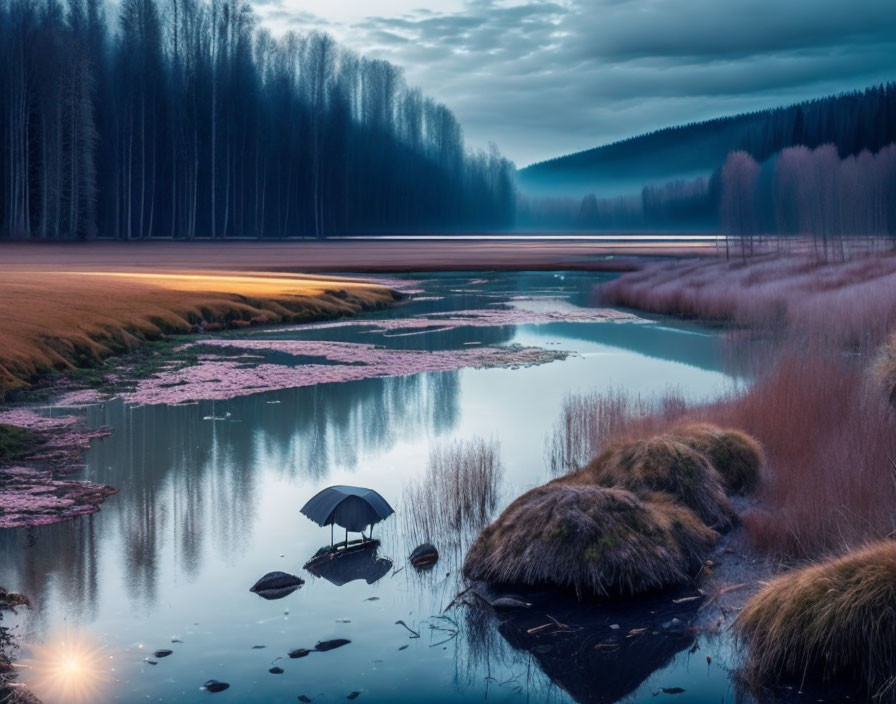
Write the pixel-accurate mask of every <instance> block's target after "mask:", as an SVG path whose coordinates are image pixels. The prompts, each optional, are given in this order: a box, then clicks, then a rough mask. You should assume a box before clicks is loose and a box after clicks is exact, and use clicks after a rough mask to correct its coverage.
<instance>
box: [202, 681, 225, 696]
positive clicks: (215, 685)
mask: <svg viewBox="0 0 896 704" xmlns="http://www.w3.org/2000/svg"><path fill="white" fill-rule="evenodd" d="M202 688H203V689H204V690H205V691H207V692H211V693H212V694H214V693H215V692H223V691H224V690H225V689H230V684H229V683H227V682H218V680H209V681H208V682H206V683H205V684H204V685H202Z"/></svg>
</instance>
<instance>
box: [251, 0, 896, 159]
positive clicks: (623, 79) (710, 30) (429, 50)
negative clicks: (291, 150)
mask: <svg viewBox="0 0 896 704" xmlns="http://www.w3.org/2000/svg"><path fill="white" fill-rule="evenodd" d="M251 2H252V3H253V4H254V5H255V8H256V11H257V14H258V15H259V17H260V19H261V22H262V24H263V25H264V26H266V27H268V28H270V29H271V30H272V31H273V32H274V33H278V34H279V33H283V32H286V31H289V30H297V31H304V30H309V29H319V30H324V31H327V32H329V33H331V34H332V35H333V36H334V37H336V38H337V39H339V40H340V41H341V42H342V43H344V44H345V45H347V46H349V47H351V48H353V49H355V50H356V51H358V52H360V53H362V54H364V55H366V56H369V57H375V58H383V59H388V60H389V61H391V62H392V63H394V64H396V65H398V66H400V67H401V68H402V69H404V72H405V76H406V78H407V81H408V83H409V84H411V85H414V86H419V87H420V88H422V89H423V90H424V92H425V93H426V94H427V95H430V96H432V97H433V98H436V99H438V100H440V101H442V102H444V103H445V104H447V105H448V107H450V108H451V109H452V110H453V111H454V113H455V114H456V115H457V117H458V119H459V120H460V122H461V124H462V125H463V128H464V135H465V137H466V140H467V143H468V144H469V145H470V146H473V147H485V146H486V145H488V143H490V142H494V143H495V144H496V145H497V146H498V148H499V149H500V150H501V151H502V152H503V153H504V154H505V155H506V156H507V157H509V158H510V159H512V160H513V161H515V162H516V164H517V165H518V166H525V165H527V164H530V163H533V162H536V161H541V160H543V159H549V158H552V157H555V156H560V155H563V154H566V153H569V152H574V151H579V150H581V149H588V148H591V147H595V146H599V145H601V144H606V143H609V142H613V141H616V140H619V139H624V138H626V137H630V136H634V135H637V134H640V133H642V132H647V131H650V130H654V129H658V128H661V127H665V126H669V125H674V124H680V123H686V122H694V121H699V120H703V119H708V118H712V117H718V116H721V115H727V114H732V113H738V112H744V111H752V110H758V109H762V108H767V107H774V106H778V105H784V104H789V103H793V102H797V101H800V100H804V99H807V98H814V97H821V96H823V95H828V94H831V93H838V92H841V91H844V90H853V89H860V88H865V87H867V86H870V85H873V84H876V83H881V82H885V81H892V80H896V0H430V2H428V3H424V2H423V1H422V0H251Z"/></svg>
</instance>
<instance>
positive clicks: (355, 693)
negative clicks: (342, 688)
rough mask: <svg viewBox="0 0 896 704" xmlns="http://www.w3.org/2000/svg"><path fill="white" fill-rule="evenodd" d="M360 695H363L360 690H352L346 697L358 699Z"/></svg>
mask: <svg viewBox="0 0 896 704" xmlns="http://www.w3.org/2000/svg"><path fill="white" fill-rule="evenodd" d="M360 696H361V693H360V692H352V693H350V694H346V695H345V698H346V699H357V698H358V697H360Z"/></svg>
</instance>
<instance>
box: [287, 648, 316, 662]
mask: <svg viewBox="0 0 896 704" xmlns="http://www.w3.org/2000/svg"><path fill="white" fill-rule="evenodd" d="M310 653H311V651H310V650H308V648H296V649H295V650H290V651H289V657H291V658H292V659H293V660H295V659H296V658H304V657H305V656H306V655H308V654H310Z"/></svg>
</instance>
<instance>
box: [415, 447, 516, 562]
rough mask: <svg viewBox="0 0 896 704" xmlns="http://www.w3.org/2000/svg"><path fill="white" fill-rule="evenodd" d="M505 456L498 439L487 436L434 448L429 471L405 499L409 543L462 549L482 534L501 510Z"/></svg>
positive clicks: (427, 467)
mask: <svg viewBox="0 0 896 704" xmlns="http://www.w3.org/2000/svg"><path fill="white" fill-rule="evenodd" d="M500 455H501V448H500V445H499V444H498V442H497V441H495V440H484V439H482V438H473V439H471V440H466V441H455V442H452V443H447V444H440V445H436V446H435V447H433V448H432V450H431V451H430V454H429V461H428V463H427V466H426V472H425V473H424V474H423V475H422V476H421V477H419V478H418V479H417V480H416V481H412V482H410V483H409V484H408V485H407V486H406V487H405V489H404V493H403V496H402V507H403V510H402V515H403V518H404V532H405V536H406V537H407V539H408V540H410V541H412V542H413V543H414V544H415V545H416V544H419V543H422V542H431V543H433V544H436V545H437V546H438V547H445V546H455V547H460V546H461V544H462V543H464V542H465V541H466V540H467V539H469V538H470V536H471V535H475V534H476V533H478V532H479V531H480V530H482V528H483V527H485V525H486V524H487V523H488V522H489V520H491V518H492V516H493V515H494V512H495V509H496V508H497V506H498V499H499V497H500V487H501V481H502V478H503V475H504V468H503V465H502V464H501V457H500Z"/></svg>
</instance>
